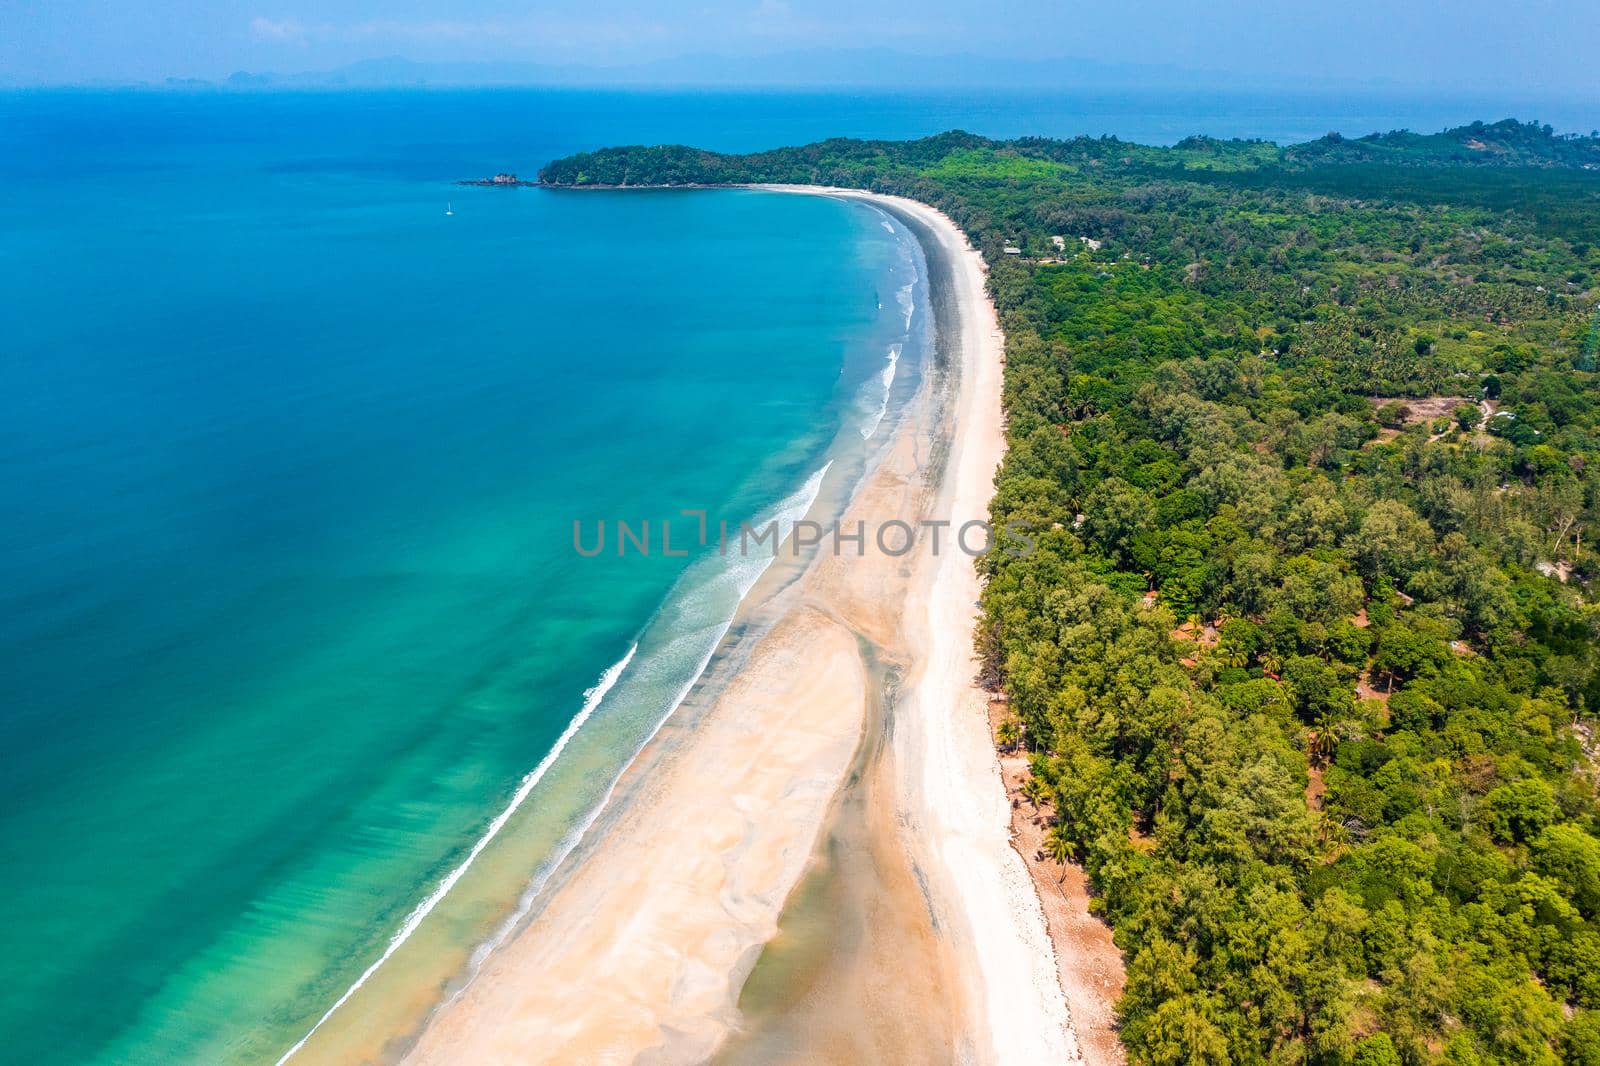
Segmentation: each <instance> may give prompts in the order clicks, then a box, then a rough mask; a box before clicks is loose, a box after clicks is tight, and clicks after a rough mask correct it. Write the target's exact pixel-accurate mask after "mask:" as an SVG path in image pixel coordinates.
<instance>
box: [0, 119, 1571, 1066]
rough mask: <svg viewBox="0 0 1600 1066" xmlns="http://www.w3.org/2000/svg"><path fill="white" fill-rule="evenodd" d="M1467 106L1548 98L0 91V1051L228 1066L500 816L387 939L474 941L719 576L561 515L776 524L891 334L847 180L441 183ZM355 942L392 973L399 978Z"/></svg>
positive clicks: (634, 733) (892, 251) (555, 841)
mask: <svg viewBox="0 0 1600 1066" xmlns="http://www.w3.org/2000/svg"><path fill="white" fill-rule="evenodd" d="M1508 113H1511V114H1517V115H1519V116H1520V117H1530V118H1531V117H1540V118H1544V119H1546V120H1548V121H1551V122H1554V123H1555V124H1556V125H1557V126H1558V128H1562V129H1587V128H1588V127H1589V126H1590V125H1592V124H1593V123H1592V121H1589V120H1588V119H1586V117H1585V115H1584V109H1583V108H1580V107H1573V108H1571V113H1569V114H1563V113H1561V112H1560V111H1559V109H1551V108H1549V107H1544V108H1540V109H1538V110H1537V111H1535V110H1533V109H1531V107H1530V106H1521V107H1519V106H1517V105H1516V104H1515V103H1514V102H1513V103H1511V104H1506V105H1504V106H1496V105H1495V104H1491V103H1486V102H1483V101H1470V100H1455V101H1451V100H1434V101H1416V100H1411V101H1402V100H1396V99H1387V98H1383V97H1376V96H1362V97H1349V98H1334V97H1327V98H1317V97H1304V98H1294V97H1284V96H1281V95H1280V96H1271V97H1266V96H1262V97H1251V96H1235V97H1219V96H1209V97H1201V98H1193V99H1185V98H1174V97H1172V96H1171V95H1170V94H1168V95H1163V96H1155V95H1146V96H1142V97H1141V96H1138V95H1127V94H1123V95H1105V96H1098V97H1097V96H1090V95H1083V94H1079V95H1076V96H1049V95H1040V94H1032V95H1015V94H1012V95H1005V94H996V95H966V96H876V97H862V96H850V95H842V94H841V95H816V94H812V95H796V94H779V93H743V94H739V93H715V94H712V93H604V92H588V91H585V92H578V91H493V92H490V91H482V92H467V91H459V92H456V91H451V92H445V91H438V92H421V91H417V92H385V93H350V94H334V95H326V94H281V95H258V96H252V95H225V94H176V93H137V92H123V93H98V92H70V93H69V92H61V93H12V94H3V95H0V180H3V183H4V184H3V188H4V190H5V197H4V206H3V208H0V216H3V218H4V222H3V224H0V293H3V294H4V295H3V297H0V514H3V515H4V522H3V523H0V796H3V797H4V800H3V805H0V914H3V915H4V922H3V929H0V1032H3V1033H5V1034H6V1040H7V1044H6V1051H5V1053H4V1056H3V1057H6V1058H8V1059H11V1058H14V1059H15V1060H16V1061H26V1062H32V1063H46V1062H82V1061H95V1060H99V1061H107V1062H173V1061H205V1062H221V1061H230V1060H238V1061H262V1060H265V1061H272V1060H274V1059H275V1058H277V1056H278V1055H280V1054H281V1053H282V1052H283V1051H284V1050H286V1049H287V1048H288V1047H289V1046H290V1045H292V1044H293V1043H294V1041H295V1040H297V1039H298V1038H299V1037H300V1036H302V1035H304V1033H305V1032H306V1031H307V1029H308V1028H309V1027H310V1026H311V1025H312V1024H313V1023H315V1022H316V1021H317V1019H318V1018H319V1017H320V1016H322V1014H323V1012H324V1011H326V1009H327V1008H328V1007H329V1006H330V1005H331V1004H332V1003H333V1002H334V1001H335V1000H336V999H338V998H339V996H340V995H341V993H342V992H343V991H344V990H345V989H347V988H349V987H350V986H351V984H352V983H353V982H354V981H356V980H357V979H358V978H360V977H361V975H362V974H363V972H364V971H366V970H367V969H369V968H370V967H371V966H372V964H373V963H374V962H375V961H377V960H379V959H380V958H382V957H383V956H384V954H385V951H386V948H387V946H388V945H390V944H391V942H392V939H391V938H392V937H393V936H394V934H395V933H396V931H397V930H400V929H403V928H406V927H407V926H408V916H412V917H413V918H415V917H416V916H417V915H418V911H417V908H418V906H419V904H424V903H426V902H427V901H428V900H429V899H430V897H431V894H434V893H436V891H437V889H438V887H439V885H440V883H441V879H443V878H446V877H448V876H449V875H450V874H451V872H452V871H453V870H456V869H458V868H459V867H460V866H461V864H462V862H463V860H464V859H466V858H467V857H469V856H471V855H473V854H474V852H473V848H474V845H475V844H476V843H477V842H479V841H481V840H482V839H483V837H484V833H485V830H486V828H487V827H490V826H492V825H493V824H494V823H493V822H492V820H493V819H494V818H495V817H496V815H497V814H498V813H500V812H503V811H505V810H506V809H507V808H508V804H512V803H513V802H514V801H516V800H518V799H519V798H525V799H526V802H525V803H523V804H522V806H521V807H520V808H519V813H518V816H517V819H516V820H514V821H512V822H508V823H506V828H505V832H504V834H503V835H502V837H501V838H499V839H497V841H496V842H495V843H494V845H493V847H492V848H491V849H490V850H488V851H485V852H484V853H483V865H484V867H485V872H484V873H483V874H482V877H481V880H480V882H478V883H475V884H469V883H468V882H467V881H462V882H461V883H460V891H459V893H458V895H459V898H458V899H453V900H451V901H450V902H449V903H448V905H441V906H439V907H438V909H437V910H436V911H435V910H429V911H428V914H427V917H424V918H421V919H420V924H418V923H415V922H412V923H409V924H417V928H418V930H419V931H418V932H417V937H418V943H419V944H421V943H423V942H427V943H429V944H431V945H432V946H433V947H437V946H438V945H439V944H441V943H445V942H448V943H450V944H452V945H453V948H452V950H455V951H457V952H458V953H462V952H465V951H466V950H468V949H469V948H470V946H471V945H472V944H473V943H476V942H478V941H481V940H482V938H483V936H484V935H485V931H486V930H490V929H493V928H495V927H497V925H498V923H500V922H501V921H503V920H504V918H505V915H506V912H507V909H508V908H509V907H511V906H512V903H513V901H514V899H515V896H516V889H517V888H518V887H520V886H521V885H524V884H526V883H527V882H528V880H529V879H530V878H535V877H536V876H538V875H540V873H541V871H542V870H543V869H544V868H545V866H546V865H547V863H548V860H549V859H550V858H551V857H552V856H555V855H558V854H559V853H560V852H561V851H562V850H563V849H564V848H565V847H566V846H567V844H568V843H570V839H571V834H572V831H573V830H574V829H575V828H577V827H580V826H581V825H582V824H583V822H584V820H585V818H586V817H587V815H588V812H590V811H592V809H593V806H594V804H595V803H596V802H598V801H599V800H600V799H601V798H602V797H603V795H604V792H605V788H606V786H607V784H608V782H609V781H610V779H611V776H612V775H613V774H614V772H615V770H616V769H617V768H618V767H619V766H620V765H621V763H622V762H623V761H624V760H625V759H626V758H627V756H628V755H629V754H630V753H631V752H632V751H633V750H634V749H635V748H636V747H637V744H638V743H639V742H640V741H641V740H642V738H643V737H645V736H647V735H648V733H649V732H650V730H651V729H652V728H653V725H654V723H655V722H657V721H658V720H659V716H660V714H662V713H665V710H667V709H670V706H671V704H672V702H673V701H674V700H675V699H676V697H677V695H678V694H679V693H681V691H682V689H683V687H684V686H685V685H686V684H687V683H688V682H690V681H692V680H693V677H694V676H695V674H696V673H697V672H698V670H699V669H700V667H701V665H702V664H703V662H704V656H705V654H706V653H707V652H708V651H709V648H710V646H711V645H712V644H713V643H714V642H715V639H716V637H717V635H718V634H719V633H720V632H721V628H720V627H721V626H722V625H724V624H725V623H726V618H727V616H728V615H729V613H730V612H731V610H732V606H733V604H735V603H736V602H737V600H738V596H739V594H740V592H741V590H742V589H743V588H744V587H746V586H747V584H748V580H749V578H750V576H751V575H750V574H748V573H731V572H729V571H728V570H727V568H726V567H723V566H719V565H718V564H717V562H716V561H715V560H711V559H709V558H708V557H706V556H704V555H703V553H702V554H701V555H699V556H693V557H691V558H690V559H678V558H671V559H669V558H663V557H661V556H660V555H659V554H657V555H655V556H653V557H651V558H649V559H641V558H639V557H637V556H636V555H635V556H630V557H628V558H625V559H616V558H614V557H611V556H602V557H599V558H595V559H585V558H582V557H580V556H578V555H577V554H576V553H575V552H573V551H572V548H571V535H572V522H573V521H574V520H582V521H588V522H590V523H593V522H594V521H597V520H600V519H608V520H613V521H614V520H615V519H617V518H626V519H630V520H637V519H643V518H650V517H654V516H666V515H672V514H675V513H677V511H678V510H679V509H681V508H685V507H697V508H705V509H707V510H709V511H710V512H711V513H712V514H713V515H718V514H720V515H726V516H730V517H734V518H738V517H743V516H755V515H759V514H776V513H779V512H784V513H789V512H794V511H795V509H796V508H797V507H802V506H803V504H804V503H805V502H806V501H807V500H808V499H809V498H810V497H809V493H811V492H814V491H815V488H816V474H817V473H818V471H819V470H821V469H822V466H823V464H824V463H826V462H827V461H828V459H829V458H830V457H833V456H834V455H835V454H836V449H837V447H838V441H839V440H850V439H851V435H852V434H853V433H856V431H857V430H858V429H859V430H861V431H862V432H865V431H866V428H870V424H871V422H872V420H873V417H874V415H873V411H872V402H871V397H870V388H871V387H873V384H872V383H873V382H874V381H876V380H877V379H878V377H879V375H880V374H881V373H882V371H883V368H884V366H885V353H886V351H887V350H888V348H889V347H890V346H891V345H896V344H912V343H914V340H915V338H914V337H906V336H902V335H901V332H902V328H903V323H902V322H901V319H900V310H899V305H898V303H897V302H896V299H895V297H896V296H897V294H899V293H900V292H901V291H902V290H903V287H904V285H905V284H907V283H908V281H909V280H910V279H911V277H912V273H913V271H914V266H915V263H914V255H911V254H910V252H909V251H908V247H907V242H906V238H905V234H904V233H903V231H900V232H896V231H895V228H894V227H892V226H887V225H885V224H884V220H883V219H882V218H881V217H880V216H878V215H876V214H874V213H873V212H871V211H870V210H868V209H865V208H862V207H859V206H851V205H847V204H843V203H839V202H834V201H829V200H824V199H817V198H810V197H793V196H783V195H776V194H761V193H727V192H696V193H628V194H604V193H583V194H560V193H552V192H545V191H538V190H509V191H508V190H488V189H471V188H461V187H457V186H455V185H453V184H452V182H453V181H454V180H455V179H458V178H463V177H474V176H478V175H483V174H488V173H492V172H495V171H499V170H517V171H520V172H522V173H523V174H524V175H526V176H532V174H533V172H534V171H536V170H537V168H538V166H539V165H540V164H542V163H543V162H545V161H546V160H548V159H549V158H552V157H554V156H557V155H561V154H565V153H567V152H571V151H575V150H580V149H585V148H592V147H598V146H601V145H604V144H609V143H619V142H620V143H656V142H661V141H681V142H687V143H694V144H698V145H703V146H707V147H712V148H721V149H729V150H749V149H755V148H762V147H769V146H773V145H778V144H786V143H795V142H801V141H806V140H812V139H816V138H820V137H825V136H832V135H838V134H851V135H863V136H881V137H906V136H916V135H921V134H926V133H932V132H937V131H939V130H943V129H948V128H952V127H963V128H967V129H971V130H974V131H976V132H981V133H989V134H995V135H1014V134H1021V133H1041V134H1059V135H1071V134H1077V133H1116V134H1119V135H1121V136H1124V137H1128V138H1131V139H1136V140H1143V141H1148V142H1160V143H1166V142H1171V141H1173V140H1176V139H1178V138H1180V137H1182V136H1185V135H1187V134H1189V133H1195V132H1203V133H1210V134H1214V135H1219V136H1233V135H1249V136H1265V137H1271V138H1275V139H1283V140H1299V139H1305V138H1308V137H1312V136H1316V135H1318V134H1320V133H1322V132H1324V131H1326V130H1328V129H1341V130H1343V131H1344V132H1347V133H1351V134H1359V133H1364V132H1367V131H1369V130H1372V129H1387V128H1391V127H1394V126H1399V125H1409V126H1413V127H1416V128H1421V129H1434V128H1439V127H1442V126H1444V125H1447V124H1453V123H1456V122H1462V121H1469V120H1471V119H1474V118H1486V119H1494V118H1499V117H1502V116H1503V115H1504V114H1508ZM447 205H449V206H450V207H453V210H454V213H453V214H450V215H447V214H446V207H447ZM902 381H903V382H904V381H914V378H913V377H909V376H908V377H906V378H904V379H902ZM902 387H903V388H904V387H909V386H906V385H904V384H903V386H902ZM863 397H866V400H865V401H864V400H863ZM864 427H866V428H864ZM857 439H859V438H857ZM591 528H592V527H591ZM624 663H626V668H622V664H624ZM597 685H599V686H600V687H601V688H602V689H604V691H603V692H595V691H594V690H595V688H596V686H597ZM600 695H604V696H605V699H604V701H599V702H597V698H598V697H599V696H600ZM585 709H588V710H591V711H593V718H592V719H590V720H586V721H585V722H584V723H583V728H582V729H581V730H579V731H577V733H575V734H573V735H572V736H570V737H569V738H568V739H569V740H570V746H568V747H564V748H563V751H562V756H561V758H559V759H556V760H555V761H554V763H552V764H551V765H550V767H549V768H548V770H549V773H548V777H541V778H540V780H539V782H538V785H537V788H536V789H535V790H534V791H532V792H529V793H528V794H527V795H526V796H525V797H523V796H521V795H520V794H519V785H520V784H521V783H523V782H524V781H525V779H526V778H525V775H528V774H529V773H530V771H532V770H534V769H535V768H536V767H537V766H539V765H540V763H541V760H544V759H546V757H547V756H548V755H549V754H550V753H551V752H552V750H553V749H554V748H555V747H556V746H557V745H558V744H562V743H563V741H562V738H563V737H564V735H566V734H567V733H568V731H569V727H570V726H571V725H572V723H573V722H574V719H575V716H577V715H579V714H580V713H581V712H583V711H584V710H585ZM491 873H492V874H493V876H492V877H491ZM494 878H498V880H495V879H494ZM508 885H509V886H511V888H510V889H508V888H507V887H506V886H508ZM452 891H454V889H453V890H452ZM452 907H453V908H454V909H451V908H452ZM428 938H432V939H431V940H429V939H428ZM416 950H417V952H418V953H419V954H420V953H421V948H420V947H418V948H417V949H416ZM440 951H443V949H440ZM436 954H437V957H439V958H446V959H452V958H456V956H452V955H450V954H449V952H443V954H438V953H436ZM458 961H459V960H458ZM403 966H404V960H403V959H401V957H400V956H398V955H397V956H396V957H395V969H396V970H397V972H399V973H400V974H401V976H395V977H392V978H390V979H391V980H393V981H394V982H396V985H395V987H396V988H398V989H404V988H405V982H406V980H407V978H406V977H405V976H404V975H405V974H411V975H412V976H411V978H410V980H411V982H412V984H413V985H414V986H415V987H413V988H411V989H410V990H409V991H410V992H411V993H412V994H416V989H417V988H423V989H426V988H427V987H428V983H429V982H437V980H439V979H440V977H441V975H440V974H438V973H435V972H433V971H431V970H430V969H429V967H428V966H427V965H426V964H424V963H413V964H411V966H412V968H411V969H410V970H406V969H404V968H403ZM354 1007H355V1003H354V1002H352V1008H354ZM388 1020H389V1019H387V1018H386V1017H381V1016H378V1015H374V1016H373V1020H372V1024H374V1025H383V1024H385V1023H386V1022H387V1021H388Z"/></svg>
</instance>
